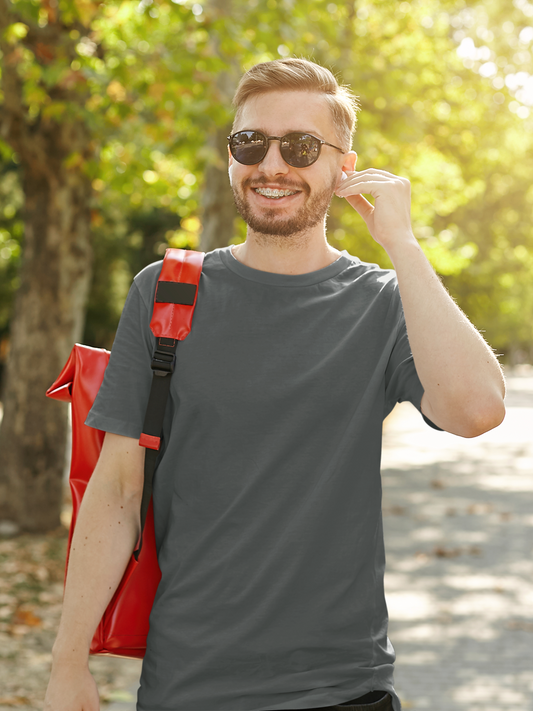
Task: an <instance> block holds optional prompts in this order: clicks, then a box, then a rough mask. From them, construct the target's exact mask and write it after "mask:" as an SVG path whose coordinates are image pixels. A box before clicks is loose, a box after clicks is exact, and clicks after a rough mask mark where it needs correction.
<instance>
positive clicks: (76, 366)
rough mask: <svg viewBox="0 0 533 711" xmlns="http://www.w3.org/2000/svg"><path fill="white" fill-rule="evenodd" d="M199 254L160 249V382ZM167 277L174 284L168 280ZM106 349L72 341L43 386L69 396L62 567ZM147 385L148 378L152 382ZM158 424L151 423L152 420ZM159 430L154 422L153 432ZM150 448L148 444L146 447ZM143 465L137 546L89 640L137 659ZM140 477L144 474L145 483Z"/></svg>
mask: <svg viewBox="0 0 533 711" xmlns="http://www.w3.org/2000/svg"><path fill="white" fill-rule="evenodd" d="M203 258H204V254H203V252H193V251H187V250H182V249H168V250H167V252H166V254H165V260H164V262H163V269H162V271H161V276H160V277H159V282H158V287H157V289H156V297H155V303H154V313H153V317H152V321H151V323H150V328H151V330H152V332H153V333H154V335H155V336H156V339H157V344H158V345H157V346H156V353H155V354H154V360H153V361H152V369H153V370H154V381H159V382H158V383H157V384H158V385H159V384H160V383H161V377H164V378H165V381H166V383H167V384H166V386H165V387H168V386H169V385H170V382H169V381H170V377H171V374H172V370H173V363H172V369H169V368H167V363H165V362H164V361H161V360H160V359H159V358H160V357H162V358H163V359H164V360H166V361H169V360H170V359H169V358H168V357H166V356H165V353H167V352H168V351H172V349H174V350H175V347H176V345H177V341H178V340H183V339H184V338H186V337H187V335H188V334H189V332H190V329H191V323H192V316H193V313H194V307H195V306H196V296H197V286H198V283H199V280H200V274H201V270H202V264H203ZM173 284H174V285H175V286H172V285H173ZM176 284H177V286H176ZM161 285H163V286H161ZM193 286H194V289H193V288H192V287H193ZM173 289H175V290H176V291H173ZM180 289H181V291H180ZM184 294H185V296H184ZM171 343H172V344H173V345H171ZM161 348H162V349H163V351H165V353H164V354H163V355H162V356H161V352H160V351H158V349H161ZM158 354H159V355H158ZM109 356H110V353H109V351H106V350H104V349H102V348H91V347H90V346H83V345H81V344H79V343H77V344H76V345H75V346H74V348H73V349H72V352H71V354H70V357H69V359H68V361H67V363H66V364H65V367H64V368H63V370H62V371H61V373H60V375H59V377H58V378H57V380H56V381H55V383H54V384H53V385H52V386H51V387H50V388H49V389H48V390H47V391H46V394H47V396H48V397H51V398H54V399H56V400H62V401H64V402H70V403H71V405H72V460H71V465H70V489H71V492H72V508H73V510H72V522H71V526H70V531H69V540H68V552H67V563H66V568H67V567H68V555H69V552H70V545H71V541H72V534H73V532H74V527H75V525H76V519H77V515H78V511H79V508H80V504H81V501H82V498H83V495H84V493H85V489H86V488H87V484H88V482H89V479H90V477H91V475H92V473H93V471H94V468H95V466H96V463H97V461H98V457H99V456H100V450H101V448H102V442H103V440H104V435H105V433H104V432H102V431H100V430H96V429H93V428H92V427H88V426H87V425H85V424H84V423H85V419H86V417H87V415H88V413H89V410H90V409H91V407H92V404H93V401H94V399H95V397H96V394H97V393H98V390H99V389H100V385H101V383H102V380H103V378H104V372H105V369H106V367H107V363H108V361H109ZM161 368H162V369H163V370H161ZM165 376H166V377H165ZM154 387H155V385H154V384H153V385H152V389H154ZM159 404H160V403H159ZM149 407H150V406H149ZM159 409H161V408H159ZM162 409H163V412H162V413H160V412H156V413H155V415H156V419H157V420H158V421H161V422H162V419H163V415H164V406H163V408H162ZM153 415H154V413H152V417H151V418H150V417H149V416H148V414H147V417H146V419H145V425H144V427H143V434H142V435H141V440H140V444H142V446H145V447H148V448H149V449H147V452H146V455H147V457H146V458H147V461H148V458H149V456H150V457H151V459H152V462H153V465H154V466H155V459H156V457H157V450H158V449H159V445H160V437H158V436H155V432H154V430H153V422H154V417H153ZM150 422H152V431H150ZM147 423H148V431H147ZM157 427H158V425H156V428H157ZM160 432H161V430H160V429H159V434H160ZM150 450H153V451H152V452H150ZM148 468H149V465H146V466H145V491H144V492H143V502H144V500H145V498H146V499H148V500H147V502H146V506H145V507H144V508H145V510H146V514H145V516H146V519H145V521H144V527H143V526H142V522H141V528H142V534H141V545H142V555H139V553H140V550H141V548H140V546H139V549H138V550H137V551H136V552H135V553H134V554H133V555H132V557H131V559H130V561H129V563H128V566H127V568H126V570H125V572H124V575H123V577H122V580H121V582H120V584H119V586H118V588H117V590H116V592H115V595H114V596H113V599H112V600H111V602H110V603H109V605H108V607H107V609H106V611H105V612H104V615H103V617H102V619H101V621H100V623H99V625H98V627H97V629H96V632H95V634H94V637H93V640H92V643H91V648H90V653H91V654H113V655H116V656H121V657H131V658H137V659H141V658H142V657H144V654H145V651H146V635H147V634H148V629H149V615H150V610H151V609H152V604H153V601H154V597H155V593H156V590H157V586H158V584H159V581H160V579H161V572H160V570H159V565H158V563H157V552H156V545H155V534H154V520H153V508H152V503H151V500H150V495H151V475H152V474H153V469H152V472H151V474H147V469H148ZM147 478H149V479H150V482H149V486H148V487H147ZM148 502H149V503H148ZM143 518H144V514H142V516H141V519H143ZM66 568H65V571H66ZM65 575H66V572H65Z"/></svg>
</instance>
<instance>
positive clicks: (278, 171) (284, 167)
mask: <svg viewBox="0 0 533 711" xmlns="http://www.w3.org/2000/svg"><path fill="white" fill-rule="evenodd" d="M279 147H280V142H279V141H276V140H270V141H269V142H268V151H267V154H266V156H265V157H264V158H263V160H262V161H261V163H259V165H258V166H257V170H258V171H259V172H260V173H264V174H265V175H285V174H286V173H288V172H289V170H290V166H289V165H288V164H287V163H285V161H284V160H283V158H282V157H281V153H280V150H279Z"/></svg>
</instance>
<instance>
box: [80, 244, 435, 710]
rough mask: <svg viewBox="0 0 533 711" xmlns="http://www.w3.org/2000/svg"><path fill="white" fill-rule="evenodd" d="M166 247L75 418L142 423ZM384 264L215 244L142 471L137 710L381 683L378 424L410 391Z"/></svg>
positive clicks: (279, 705)
mask: <svg viewBox="0 0 533 711" xmlns="http://www.w3.org/2000/svg"><path fill="white" fill-rule="evenodd" d="M160 270H161V262H158V263H155V264H151V265H150V266H148V267H147V268H146V269H144V270H143V271H142V272H140V274H138V275H137V276H136V277H135V280H134V283H133V285H132V287H131V290H130V293H129V295H128V299H127V302H126V305H125V307H124V312H123V314H122V318H121V321H120V325H119V327H118V330H117V335H116V339H115V342H114V345H113V349H112V353H111V359H110V362H109V366H108V368H107V370H106V374H105V378H104V382H103V385H102V387H101V389H100V392H99V393H98V396H97V398H96V400H95V403H94V406H93V408H92V410H91V412H90V414H89V416H88V418H87V424H88V425H90V426H91V427H96V428H98V429H101V430H106V431H108V432H113V433H115V434H120V435H125V436H128V437H134V438H138V437H139V435H140V433H141V429H142V424H143V419H144V411H145V408H146V403H147V399H148V394H149V390H150V383H151V378H152V374H151V370H150V362H151V358H152V351H153V349H154V344H155V339H154V337H153V335H152V334H151V332H150V329H149V322H150V318H151V312H152V303H153V295H154V290H155V285H156V281H157V278H158V276H159V273H160ZM422 393H423V388H422V385H421V383H420V380H419V378H418V376H417V373H416V370H415V367H414V363H413V358H412V356H411V352H410V348H409V342H408V339H407V333H406V328H405V321H404V316H403V310H402V305H401V301H400V296H399V291H398V284H397V281H396V276H395V273H394V272H393V271H390V270H383V269H380V268H379V267H378V266H376V265H374V264H366V263H363V262H361V261H360V260H359V259H357V258H355V257H352V256H351V255H349V254H348V253H347V252H343V254H342V255H341V256H340V257H339V258H338V259H337V261H335V262H334V263H333V264H330V265H329V266H327V267H325V268H324V269H320V270H318V271H315V272H311V273H308V274H299V275H285V274H273V273H270V272H262V271H259V270H256V269H251V268H250V267H247V266H245V265H243V264H241V263H240V262H238V261H237V260H236V259H235V257H234V256H233V255H232V253H231V251H230V249H229V248H224V249H218V250H215V251H213V252H209V253H208V254H207V255H206V257H205V262H204V268H203V272H202V276H201V279H200V286H199V293H198V302H197V306H196V311H195V314H194V318H193V323H192V331H191V333H190V334H189V335H188V336H187V338H186V339H185V340H184V341H182V342H181V343H179V344H178V348H177V364H176V371H175V373H174V375H173V376H172V383H171V390H170V401H169V404H168V409H167V413H166V417H165V424H164V443H165V444H164V449H163V453H162V456H161V460H160V464H159V466H158V469H157V471H156V475H155V483H154V511H155V528H156V539H157V546H158V555H159V564H160V568H161V573H162V579H161V583H160V585H159V588H158V591H157V595H156V599H155V602H154V606H153V610H152V614H151V617H150V633H149V637H148V642H147V651H146V656H145V659H144V663H143V671H142V678H141V688H140V690H139V696H138V707H137V708H138V709H139V711H262V710H264V709H280V710H281V709H306V708H312V707H321V706H328V705H331V704H335V703H341V702H345V701H348V700H349V699H353V698H356V697H358V696H361V695H363V694H365V693H366V692H368V691H371V690H373V689H383V690H387V691H389V692H390V693H391V694H392V695H393V698H394V709H395V711H399V709H400V702H399V700H398V697H397V696H396V694H395V693H394V690H393V662H394V659H395V655H394V650H393V648H392V645H391V643H390V642H389V639H388V637H387V620H388V618H387V608H386V604H385V597H384V591H383V574H384V569H385V554H384V547H383V530H382V519H381V477H380V456H381V430H382V422H383V418H384V417H385V416H386V415H387V414H388V413H389V412H390V411H391V409H392V408H393V407H394V405H395V403H396V402H398V401H403V400H409V401H411V402H412V403H413V404H414V405H415V406H416V407H417V408H419V409H420V400H421V397H422Z"/></svg>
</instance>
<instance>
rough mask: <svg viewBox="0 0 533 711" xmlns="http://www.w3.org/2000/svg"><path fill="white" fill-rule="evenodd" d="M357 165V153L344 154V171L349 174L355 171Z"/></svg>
mask: <svg viewBox="0 0 533 711" xmlns="http://www.w3.org/2000/svg"><path fill="white" fill-rule="evenodd" d="M356 163H357V153H356V152H355V151H348V153H345V154H344V162H343V164H342V170H343V171H344V172H345V173H347V172H348V171H352V172H353V171H354V170H355V165H356Z"/></svg>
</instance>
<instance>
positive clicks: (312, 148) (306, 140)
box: [280, 133, 321, 168]
mask: <svg viewBox="0 0 533 711" xmlns="http://www.w3.org/2000/svg"><path fill="white" fill-rule="evenodd" d="M320 146H321V144H320V141H317V139H316V138H315V137H314V136H311V135H309V134H308V133H288V134H287V135H286V136H283V139H282V141H281V145H280V151H281V155H282V157H283V160H284V161H286V162H287V163H288V164H289V165H292V166H293V168H306V167H307V166H308V165H312V164H313V163H314V162H315V161H316V160H317V158H318V156H319V155H320Z"/></svg>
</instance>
